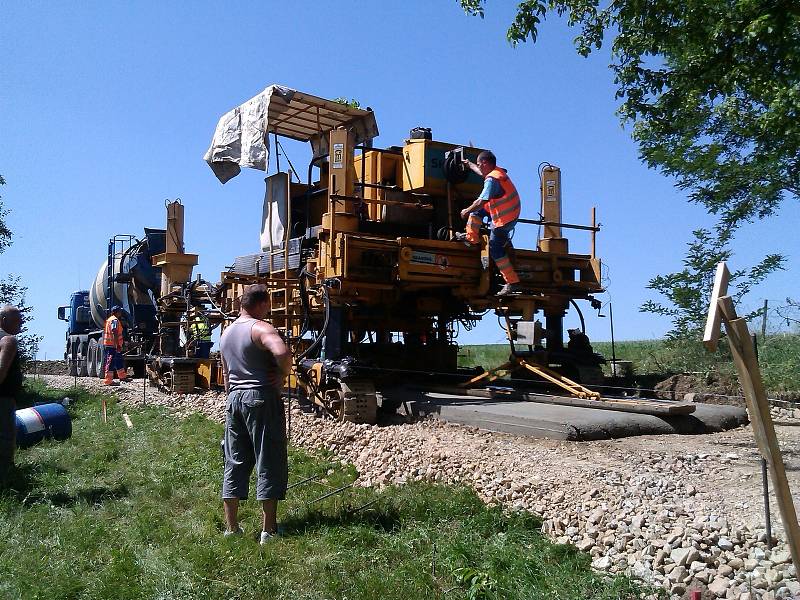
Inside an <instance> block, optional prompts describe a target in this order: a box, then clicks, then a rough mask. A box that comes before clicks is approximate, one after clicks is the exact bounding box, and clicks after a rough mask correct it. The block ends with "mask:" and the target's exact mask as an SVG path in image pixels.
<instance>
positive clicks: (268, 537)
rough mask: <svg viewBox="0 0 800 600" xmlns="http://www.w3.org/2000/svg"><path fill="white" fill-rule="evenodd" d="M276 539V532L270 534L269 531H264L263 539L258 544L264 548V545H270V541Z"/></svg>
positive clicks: (262, 533)
mask: <svg viewBox="0 0 800 600" xmlns="http://www.w3.org/2000/svg"><path fill="white" fill-rule="evenodd" d="M275 537H278V533H277V532H275V533H270V532H269V531H262V532H261V539H260V540H259V542H258V543H259V544H261V545H262V546H263V545H264V544H269V543H270V540H271V539H272V538H275Z"/></svg>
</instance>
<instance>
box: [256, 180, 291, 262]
mask: <svg viewBox="0 0 800 600" xmlns="http://www.w3.org/2000/svg"><path fill="white" fill-rule="evenodd" d="M266 183H267V189H266V191H265V192H264V208H263V210H262V212H261V251H262V252H269V251H270V250H277V249H278V248H282V247H283V241H284V240H283V238H284V235H285V233H286V208H287V203H288V202H287V199H288V197H289V190H288V186H289V175H288V174H287V173H275V174H274V175H270V176H269V177H267V180H266Z"/></svg>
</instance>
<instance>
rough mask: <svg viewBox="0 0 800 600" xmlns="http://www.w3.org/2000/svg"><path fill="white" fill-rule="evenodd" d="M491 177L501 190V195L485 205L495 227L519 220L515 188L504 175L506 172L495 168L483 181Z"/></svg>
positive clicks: (517, 195)
mask: <svg viewBox="0 0 800 600" xmlns="http://www.w3.org/2000/svg"><path fill="white" fill-rule="evenodd" d="M488 177H491V178H492V179H494V180H495V181H496V182H497V183H499V184H500V187H501V188H503V195H502V196H500V197H499V198H492V199H490V200H489V201H488V202H487V203H486V204H487V210H488V211H489V216H490V217H491V218H492V223H494V225H495V227H502V226H503V225H507V224H508V223H511V222H512V221H516V220H517V219H518V218H519V211H520V202H519V194H518V193H517V188H515V187H514V184H513V183H511V179H509V178H508V175H506V170H505V169H501V168H500V167H495V168H494V169H493V170H492V171H491V172H490V173H488V174H487V175H486V177H484V179H486V178H488Z"/></svg>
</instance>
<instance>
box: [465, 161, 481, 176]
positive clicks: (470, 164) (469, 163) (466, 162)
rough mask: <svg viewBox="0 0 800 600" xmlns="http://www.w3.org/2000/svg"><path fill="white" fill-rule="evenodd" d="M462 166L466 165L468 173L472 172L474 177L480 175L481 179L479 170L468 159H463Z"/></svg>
mask: <svg viewBox="0 0 800 600" xmlns="http://www.w3.org/2000/svg"><path fill="white" fill-rule="evenodd" d="M464 164H465V165H467V167H469V170H470V171H472V172H473V173H475V174H476V175H480V176H481V177H483V173H481V170H480V168H479V167H478V165H476V164H475V163H474V162H472V161H471V160H469V159H468V158H465V159H464Z"/></svg>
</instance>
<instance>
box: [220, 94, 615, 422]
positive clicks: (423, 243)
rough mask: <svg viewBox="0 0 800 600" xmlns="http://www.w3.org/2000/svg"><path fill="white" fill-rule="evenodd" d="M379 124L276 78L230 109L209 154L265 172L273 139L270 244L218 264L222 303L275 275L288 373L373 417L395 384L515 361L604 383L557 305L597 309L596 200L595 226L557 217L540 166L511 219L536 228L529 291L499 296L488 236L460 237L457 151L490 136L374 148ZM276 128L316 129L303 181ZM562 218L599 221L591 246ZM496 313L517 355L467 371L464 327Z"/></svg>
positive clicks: (266, 221)
mask: <svg viewBox="0 0 800 600" xmlns="http://www.w3.org/2000/svg"><path fill="white" fill-rule="evenodd" d="M377 134H378V129H377V124H376V121H375V116H374V114H373V112H372V111H371V110H369V109H367V110H362V109H360V108H354V107H352V106H348V105H346V104H342V103H340V102H336V101H331V100H326V99H323V98H319V97H316V96H312V95H310V94H305V93H302V92H299V91H296V90H291V89H289V88H285V87H282V86H270V87H268V88H267V89H266V90H264V92H262V93H261V94H259V95H258V96H256V97H254V98H253V99H251V100H249V101H248V102H246V103H244V104H243V105H241V106H239V107H237V108H235V109H234V110H232V111H230V112H229V113H227V114H226V115H224V116H223V117H222V118H221V119H220V121H219V124H218V126H217V130H216V133H215V135H214V138H213V140H212V144H211V147H210V148H209V151H208V153H207V154H206V160H207V162H208V163H209V165H210V166H211V167H212V169H213V170H214V172H215V174H216V175H217V177H218V178H219V179H220V180H221V181H223V183H224V182H225V181H227V180H228V179H230V178H231V177H233V176H235V175H236V174H237V173H238V172H239V169H240V167H241V166H247V167H254V168H258V169H262V170H265V171H266V170H267V167H268V165H269V162H270V161H269V151H270V146H272V147H273V150H274V151H275V154H276V158H277V160H276V162H275V164H276V172H274V173H273V174H272V175H269V176H268V177H267V178H266V180H265V181H266V194H265V198H264V211H263V220H262V223H261V226H262V227H261V249H260V251H259V252H256V253H254V254H251V255H247V256H240V257H238V258H236V259H235V261H234V264H233V266H232V267H231V268H230V269H229V270H227V271H225V272H224V273H222V275H221V282H220V286H219V290H220V300H221V302H222V305H221V306H222V310H223V312H225V313H226V314H235V313H236V311H238V308H239V305H238V299H239V297H240V295H241V293H242V291H243V289H244V287H245V286H247V285H249V284H253V283H262V284H266V285H267V286H268V287H269V289H270V295H271V316H270V318H269V319H270V321H271V322H272V324H273V325H274V326H275V327H277V328H278V330H279V331H281V333H282V335H283V336H284V337H285V339H286V341H287V342H288V343H289V345H290V347H291V348H292V351H293V354H294V359H295V366H296V369H295V372H294V374H293V377H292V378H291V382H290V384H291V385H292V386H295V387H296V389H298V390H299V391H300V395H301V396H302V397H303V398H305V399H307V401H308V402H310V403H313V404H314V405H316V406H317V407H318V408H319V409H320V410H322V411H324V412H326V413H328V414H330V415H332V416H334V417H336V418H339V419H345V420H351V421H357V422H373V421H374V420H375V417H376V410H377V408H378V405H379V402H380V399H381V394H380V389H381V387H383V386H389V385H393V384H396V383H398V382H418V383H424V382H426V381H428V382H435V383H443V382H448V383H452V384H460V385H472V384H477V383H479V382H481V381H483V380H490V379H492V378H495V377H497V376H498V375H501V374H503V373H515V372H516V373H519V374H520V375H523V376H527V377H528V378H541V379H544V380H546V381H549V382H550V383H551V384H555V385H558V386H560V387H561V388H564V389H565V390H567V391H569V392H570V393H571V394H575V395H579V396H583V397H593V396H597V394H596V393H595V392H592V391H590V390H588V389H587V388H585V387H583V386H582V385H581V382H583V383H584V384H586V383H594V382H596V381H595V379H596V378H597V376H598V375H600V374H601V372H600V369H599V365H600V364H601V363H602V362H604V361H603V359H602V357H600V356H599V355H597V354H595V353H593V352H592V351H591V346H589V344H588V340H584V342H585V343H581V339H582V337H581V336H584V337H585V335H584V334H585V332H583V333H581V334H577V338H576V339H577V343H574V344H572V343H571V344H568V345H567V346H565V344H564V331H563V319H564V316H565V314H566V311H567V309H568V308H569V307H570V305H573V306H574V307H575V308H576V309H577V308H578V305H577V304H576V301H578V300H585V301H589V302H591V303H592V305H593V306H594V307H595V308H597V307H599V303H598V302H597V301H596V300H595V299H594V297H593V294H597V293H599V292H602V291H603V288H602V286H601V282H600V259H599V258H597V257H596V256H595V234H596V232H597V231H598V230H599V227H598V226H597V225H596V224H595V218H594V210H592V222H591V224H590V225H585V226H580V225H569V224H565V223H562V222H561V173H560V170H559V169H558V167H555V166H552V165H549V164H544V165H542V166H540V169H539V178H540V188H541V204H540V203H539V201H536V202H535V203H534V202H531V201H530V200H527V201H526V199H525V198H523V213H526V212H527V213H534V214H535V213H537V212H539V214H538V218H536V219H520V220H519V223H520V225H518V226H517V230H519V229H520V228H521V227H525V226H531V225H537V226H539V229H540V232H541V236H540V237H539V239H538V242H537V245H536V247H535V248H519V247H514V248H509V249H508V250H509V256H510V257H511V259H512V263H513V265H514V268H515V270H516V271H517V273H518V275H519V277H520V280H521V287H522V293H518V294H512V295H509V296H503V297H499V296H497V295H496V292H497V290H498V289H499V287H500V286H501V285H502V280H501V278H500V276H499V274H498V273H497V270H496V268H495V266H494V264H493V261H492V260H491V258H490V256H489V252H488V246H487V238H488V236H487V235H483V242H482V244H480V246H479V247H472V248H471V247H467V246H466V245H465V244H463V243H461V242H459V241H456V239H455V234H456V233H457V232H459V231H463V228H464V222H463V220H462V219H461V218H460V215H459V213H460V211H461V210H462V209H463V208H465V207H466V206H468V205H469V204H470V203H471V202H472V201H473V200H474V199H475V198H476V197H477V196H478V194H479V193H480V190H481V188H482V184H483V182H482V180H481V178H480V177H478V176H476V175H475V174H473V173H471V172H470V171H469V170H468V169H466V168H465V167H464V165H463V162H462V159H464V158H466V159H470V160H472V161H475V160H476V157H477V155H478V153H479V152H480V151H481V149H480V148H474V147H470V146H466V145H463V144H461V145H459V144H452V143H445V142H440V141H436V140H434V139H432V136H431V134H430V130H427V129H423V128H416V129H413V130H412V131H411V133H410V136H409V139H406V140H405V141H404V142H403V143H402V144H401V145H398V146H390V147H388V148H378V147H377V146H374V145H373V139H374V138H375V137H376V136H377ZM270 138H272V140H271V142H270ZM281 138H289V139H292V140H299V141H304V142H309V143H310V145H311V150H312V157H311V159H310V162H309V163H308V166H307V170H306V172H305V173H304V175H305V177H304V178H302V180H301V177H300V176H299V175H298V173H297V172H296V171H295V170H294V169H293V168H292V167H291V166H290V165H289V164H286V165H285V167H286V168H285V170H282V169H281V165H280V158H279V156H278V152H277V150H278V148H279V147H280V140H281ZM284 158H286V157H284ZM513 175H514V176H515V178H516V179H517V180H520V179H521V178H522V177H524V176H525V175H524V174H520V173H514V174H513ZM530 176H532V177H536V171H535V169H533V168H532V169H531V174H530ZM567 228H571V229H578V230H585V231H587V232H588V233H589V235H590V237H591V243H590V247H591V252H590V254H573V253H570V251H569V244H568V240H567V238H566V237H564V235H563V233H562V232H563V230H564V229H567ZM488 311H494V312H495V313H496V314H497V315H498V316H499V318H500V321H501V323H502V324H503V326H504V328H505V331H506V334H507V337H508V340H509V342H510V348H511V352H510V354H511V356H510V359H509V362H508V363H506V364H505V365H502V368H500V369H495V370H492V371H486V372H483V371H476V370H474V369H472V370H469V369H459V367H458V364H457V362H458V360H457V359H458V345H457V343H456V340H455V335H456V332H457V329H458V326H459V324H460V325H461V326H464V327H466V328H468V329H469V328H471V327H472V326H474V325H475V324H476V323H477V322H478V321H479V320H480V319H481V317H482V316H483V315H484V314H486V313H487V312H488ZM538 315H543V319H544V324H543V325H542V324H541V323H540V321H538V320H536V317H537V316H538ZM581 320H583V319H582V317H581Z"/></svg>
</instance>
